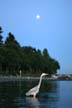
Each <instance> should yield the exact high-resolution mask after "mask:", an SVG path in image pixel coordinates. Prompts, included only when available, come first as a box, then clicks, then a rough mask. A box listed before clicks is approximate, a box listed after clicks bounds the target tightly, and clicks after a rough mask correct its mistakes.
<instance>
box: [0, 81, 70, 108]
mask: <svg viewBox="0 0 72 108" xmlns="http://www.w3.org/2000/svg"><path fill="white" fill-rule="evenodd" d="M36 84H38V80H24V81H17V82H16V81H15V82H1V83H0V108H72V81H49V80H43V81H42V85H41V88H40V91H39V93H38V95H37V97H36V98H32V97H26V96H25V93H26V92H27V91H28V90H29V89H30V88H32V87H34V86H35V85H36Z"/></svg>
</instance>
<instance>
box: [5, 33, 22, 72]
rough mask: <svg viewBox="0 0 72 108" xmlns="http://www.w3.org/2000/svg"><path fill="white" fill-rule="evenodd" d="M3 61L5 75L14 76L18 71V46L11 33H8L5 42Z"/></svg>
mask: <svg viewBox="0 0 72 108" xmlns="http://www.w3.org/2000/svg"><path fill="white" fill-rule="evenodd" d="M5 48H6V54H5V61H6V63H5V64H6V73H7V74H16V72H18V71H19V67H20V61H21V60H20V59H21V58H20V45H19V43H18V42H17V41H16V40H15V37H14V35H13V34H12V33H10V32H9V33H8V37H7V38H6V40H5Z"/></svg>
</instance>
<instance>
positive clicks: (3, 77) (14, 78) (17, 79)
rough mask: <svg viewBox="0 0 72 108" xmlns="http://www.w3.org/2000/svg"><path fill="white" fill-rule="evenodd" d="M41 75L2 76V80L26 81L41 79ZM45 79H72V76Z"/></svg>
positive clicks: (47, 78)
mask: <svg viewBox="0 0 72 108" xmlns="http://www.w3.org/2000/svg"><path fill="white" fill-rule="evenodd" d="M39 79H40V77H29V76H25V77H20V76H0V83H1V82H15V81H25V80H39ZM43 80H55V81H72V77H69V78H68V77H58V78H57V77H45V78H43Z"/></svg>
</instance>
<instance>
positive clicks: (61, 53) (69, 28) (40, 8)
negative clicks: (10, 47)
mask: <svg viewBox="0 0 72 108" xmlns="http://www.w3.org/2000/svg"><path fill="white" fill-rule="evenodd" d="M37 14H39V15H40V17H41V18H40V19H39V20H37V19H36V15H37ZM0 26H2V28H3V31H4V33H3V37H4V39H5V38H6V37H7V33H8V32H12V33H13V34H14V35H15V38H16V39H17V41H18V42H19V43H20V44H21V45H22V46H28V45H30V46H33V47H35V48H39V49H40V50H43V49H44V48H47V49H48V51H49V54H50V55H51V57H53V58H55V59H57V60H58V61H59V62H60V65H61V69H60V70H59V73H72V0H0Z"/></svg>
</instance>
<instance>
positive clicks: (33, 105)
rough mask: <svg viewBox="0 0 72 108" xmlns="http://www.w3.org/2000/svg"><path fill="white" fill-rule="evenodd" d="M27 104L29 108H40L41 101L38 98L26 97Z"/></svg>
mask: <svg viewBox="0 0 72 108" xmlns="http://www.w3.org/2000/svg"><path fill="white" fill-rule="evenodd" d="M26 103H27V105H28V107H29V108H39V106H40V103H39V100H38V98H36V97H35V98H33V97H26Z"/></svg>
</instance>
